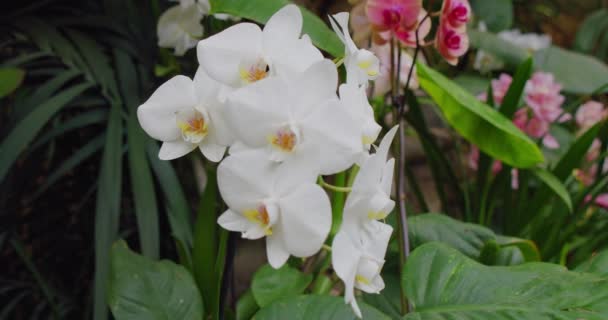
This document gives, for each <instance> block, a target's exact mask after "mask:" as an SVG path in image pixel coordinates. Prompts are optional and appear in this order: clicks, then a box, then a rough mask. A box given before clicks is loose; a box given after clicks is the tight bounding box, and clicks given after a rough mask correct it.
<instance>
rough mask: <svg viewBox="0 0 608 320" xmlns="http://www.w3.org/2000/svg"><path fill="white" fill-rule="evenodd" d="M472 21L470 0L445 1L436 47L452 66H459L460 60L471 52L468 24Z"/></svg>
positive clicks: (436, 37)
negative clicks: (468, 51)
mask: <svg viewBox="0 0 608 320" xmlns="http://www.w3.org/2000/svg"><path fill="white" fill-rule="evenodd" d="M470 19H471V6H470V5H469V1H468V0H445V1H444V2H443V6H442V8H441V18H440V19H439V27H438V29H437V35H436V36H435V47H436V48H437V51H439V53H440V54H441V56H443V58H444V59H445V60H446V61H447V62H448V63H449V64H451V65H456V64H458V58H460V57H461V56H463V55H464V54H465V53H466V52H467V50H469V37H468V35H467V29H466V26H467V22H469V20H470Z"/></svg>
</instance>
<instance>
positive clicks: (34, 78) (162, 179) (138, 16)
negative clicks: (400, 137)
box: [0, 0, 608, 319]
mask: <svg viewBox="0 0 608 320" xmlns="http://www.w3.org/2000/svg"><path fill="white" fill-rule="evenodd" d="M607 2H608V1H602V0H580V1H568V0H552V1H548V0H532V1H524V0H514V1H509V0H501V1H491V4H490V1H485V0H475V1H472V4H473V6H474V7H475V8H476V10H481V11H482V12H483V13H478V15H479V16H484V17H490V16H492V19H490V20H491V22H490V23H489V24H488V27H489V29H490V31H495V32H497V31H501V30H504V29H509V28H513V27H517V28H519V29H520V30H522V31H525V32H537V33H546V34H549V35H550V36H551V38H552V40H553V43H554V44H556V45H559V46H562V47H565V48H570V49H573V50H575V51H578V52H581V53H586V54H590V55H593V56H595V57H597V58H598V59H600V60H601V61H604V62H606V59H607V58H608V9H606V8H607V7H608V4H607ZM299 3H300V4H302V5H304V6H305V7H307V8H308V9H310V10H311V11H313V12H315V13H316V14H318V15H319V16H321V17H324V16H326V15H327V14H329V13H333V12H336V11H339V10H350V4H349V3H348V2H347V1H346V0H342V1H338V0H336V1H330V0H309V1H299ZM500 5H503V6H504V8H507V9H508V10H496V9H495V7H494V6H500ZM167 6H169V3H168V2H165V1H156V0H152V1H145V0H133V1H123V0H105V1H101V0H100V1H94V0H81V1H74V0H41V1H20V2H10V3H9V2H3V3H2V4H0V56H1V57H2V58H1V61H2V63H1V66H0V97H1V98H2V100H0V101H1V104H2V108H1V110H0V137H1V140H0V141H1V142H0V219H1V220H0V221H1V223H0V256H1V261H2V267H1V269H0V270H1V271H0V306H1V307H0V319H38V318H42V319H48V318H49V317H51V318H56V319H83V318H90V317H91V315H92V314H93V313H95V314H98V315H99V314H101V315H103V314H104V313H106V314H107V311H106V310H105V309H106V308H105V304H103V303H99V301H97V300H99V299H102V300H103V299H104V296H103V292H105V290H104V288H103V282H102V281H97V282H96V281H95V279H96V278H98V279H102V278H104V277H106V273H107V268H108V266H107V263H106V262H107V260H108V254H109V247H110V245H111V243H112V241H113V240H114V239H115V238H117V236H118V235H120V237H122V238H125V239H127V240H129V243H134V244H137V246H136V247H135V248H134V249H135V250H136V251H139V252H142V253H143V254H144V255H146V256H149V257H152V258H158V257H164V258H172V259H173V260H177V259H179V260H180V261H181V262H182V263H183V264H185V265H188V263H189V261H190V260H191V257H189V256H188V252H190V250H189V248H190V247H191V246H192V242H193V230H192V225H193V224H192V221H193V220H194V217H193V216H192V213H193V212H196V207H197V201H198V198H199V197H200V194H199V192H201V190H202V188H201V187H200V184H198V183H197V181H199V180H200V179H198V178H197V177H196V176H193V175H192V174H190V172H192V170H193V169H192V168H193V167H194V168H200V167H201V164H200V159H197V158H185V159H181V160H179V161H174V162H171V163H169V162H162V161H160V160H158V158H157V153H158V146H157V145H156V143H155V142H153V141H151V140H150V139H149V138H148V137H147V136H146V135H145V134H144V133H143V131H142V130H141V128H140V127H139V125H138V123H137V120H136V117H135V110H136V108H137V106H138V105H139V104H141V103H142V102H143V101H144V100H145V99H146V98H147V97H148V96H149V95H150V93H151V92H152V91H153V89H154V88H156V87H157V86H158V84H160V83H162V82H163V81H164V80H166V79H167V78H168V77H169V76H170V75H172V74H175V73H177V72H181V73H187V74H194V69H195V68H196V66H195V65H193V63H194V62H196V58H195V53H194V51H193V50H191V51H190V52H189V53H188V54H187V55H186V56H185V57H180V58H176V57H174V56H173V55H172V54H171V53H170V52H169V51H167V50H165V49H163V50H159V49H158V47H157V44H156V36H155V30H156V21H157V17H158V15H159V13H160V12H162V11H163V10H164V8H165V7H167ZM509 8H510V9H509ZM511 9H512V10H511ZM511 13H512V14H511ZM203 23H204V25H205V26H206V34H207V35H208V34H212V33H214V32H215V31H218V30H221V29H222V27H223V26H224V24H225V23H226V22H223V21H218V20H215V19H214V18H212V17H208V18H206V20H205V21H204V22H203ZM177 59H179V60H177ZM488 82H489V79H488ZM488 82H485V83H484V84H483V85H482V86H481V87H482V91H483V90H485V87H487V83H488ZM604 102H605V101H604ZM426 116H428V115H426ZM408 117H410V119H408V120H409V122H410V123H412V124H413V123H416V122H417V121H416V120H417V118H416V117H422V115H419V114H412V113H410V114H408ZM433 119H435V120H436V117H434V118H432V119H431V120H429V126H430V127H431V128H430V129H428V130H427V129H426V128H420V130H427V131H425V132H426V133H425V134H430V132H432V136H433V138H432V139H433V141H434V142H433V145H431V149H432V150H434V151H433V152H435V153H437V152H439V153H441V151H442V150H445V149H448V150H450V152H452V153H449V152H448V153H446V154H447V156H446V157H448V158H450V159H453V158H456V157H458V155H457V154H456V152H457V151H458V150H457V149H454V148H455V146H454V144H453V143H451V142H450V141H452V138H453V137H452V136H451V134H452V133H450V132H445V131H442V130H441V126H440V125H436V124H437V123H436V122H433ZM418 120H419V119H418ZM434 126H435V127H437V128H433V127H434ZM605 129H606V128H604V129H603V130H604V131H605ZM598 130H599V128H598ZM417 131H419V130H417ZM419 134H420V132H419ZM604 135H606V133H605V132H604ZM424 147H425V146H420V144H419V143H418V144H417V143H415V142H412V149H413V151H412V154H411V155H410V157H409V163H410V164H411V165H410V167H409V168H408V170H410V171H411V172H415V173H416V174H412V175H411V176H413V177H415V176H416V175H417V176H418V177H417V179H418V180H419V183H417V184H418V185H419V188H420V190H416V189H415V188H414V189H413V190H412V195H411V196H410V198H411V199H414V200H412V201H411V206H412V210H411V211H412V212H418V213H420V212H428V211H432V210H433V209H435V210H441V209H444V210H445V211H446V212H447V213H448V214H450V215H452V216H455V217H459V218H462V216H463V212H462V211H460V210H458V209H457V208H459V207H460V206H461V205H462V201H461V196H458V189H459V188H460V186H459V185H458V180H461V179H462V177H461V176H460V175H461V172H459V171H453V172H452V173H449V172H448V171H441V170H443V169H441V167H440V166H441V164H440V162H437V161H444V162H445V161H446V159H443V160H437V161H435V160H433V159H430V160H429V159H428V158H427V156H425V153H424V152H423V150H422V149H423V148H424ZM426 147H429V145H428V144H427V145H426ZM427 150H428V149H427ZM455 154H456V155H455ZM205 165H206V164H205ZM437 166H439V167H437ZM437 170H439V171H437ZM195 172H196V170H195ZM199 172H200V170H199ZM437 172H439V173H437ZM454 172H457V174H456V173H454ZM568 174H569V172H568ZM450 175H453V176H450ZM415 178H416V177H415ZM433 184H435V187H433ZM444 184H452V185H451V186H448V187H446V188H445V189H444ZM438 186H439V187H438ZM596 187H597V186H596ZM600 187H602V186H601V185H600ZM603 187H604V188H605V185H604V186H603ZM444 192H445V194H444ZM416 193H421V194H424V197H422V198H420V196H419V195H417V194H416ZM455 194H456V196H455ZM539 197H540V196H539ZM421 199H422V200H421ZM575 200H578V201H580V200H581V199H575ZM545 201H546V200H545ZM555 201H558V200H555ZM454 202H456V205H454ZM454 208H456V209H454ZM560 208H563V207H560ZM532 209H534V208H531V210H532ZM558 210H562V209H558ZM522 214H523V213H522ZM552 217H553V216H552ZM557 217H558V219H562V220H563V221H562V222H563V224H557V223H556V224H555V225H557V226H561V225H567V224H568V223H570V220H568V219H569V218H568V217H569V216H568V214H567V213H566V212H562V213H560V214H558V215H557ZM499 218H500V217H499ZM430 219H436V217H435V218H433V217H431V218H430ZM538 219H540V220H539V221H540V223H541V224H542V223H543V221H544V219H547V216H546V215H541V216H539V218H538ZM576 223H579V224H580V223H581V222H580V221H578V222H576ZM446 224H447V225H450V223H446ZM420 225H421V226H424V225H423V224H420ZM607 225H608V219H606V218H605V217H604V218H602V217H598V216H597V215H596V216H592V217H590V218H589V219H586V220H585V221H584V223H582V224H580V225H577V227H580V228H577V229H576V230H575V231H576V237H574V239H575V240H576V242H574V243H571V244H570V246H581V243H587V244H586V246H585V249H584V250H581V251H578V252H577V253H576V256H574V257H572V258H571V259H572V261H576V262H578V261H582V260H585V259H586V258H587V257H589V255H590V254H591V252H593V251H594V250H596V249H597V248H602V247H605V246H606V245H608V234H606V232H602V230H605V228H606V226H607ZM457 227H458V226H456V227H454V228H457ZM519 227H521V226H516V227H514V229H512V230H504V231H508V233H509V234H512V235H527V236H531V237H532V238H533V239H534V240H536V241H537V242H540V243H542V244H548V245H547V246H541V248H542V250H543V252H542V253H543V258H553V259H556V260H560V259H566V258H567V257H565V256H564V254H563V252H561V251H563V247H562V246H561V244H562V242H561V241H558V240H556V239H553V240H551V241H549V240H547V239H544V238H543V237H545V236H547V237H558V236H559V235H560V234H559V232H560V231H561V230H560V229H554V230H556V232H558V234H549V235H546V234H544V233H543V231H542V230H540V229H539V230H536V231H535V232H532V231H529V230H526V231H525V232H521V230H519ZM421 228H422V227H421ZM419 231H420V232H419V234H420V235H427V236H428V235H429V234H430V233H429V231H428V230H426V231H425V230H424V229H421V230H419ZM413 232H416V230H414V231H413ZM479 232H481V233H482V234H485V233H487V232H491V231H489V230H482V231H479ZM589 234H593V235H596V236H595V237H594V238H593V239H591V237H588V236H586V235H589ZM431 236H432V235H431ZM484 237H486V238H487V237H490V238H491V239H496V243H499V244H502V245H504V244H507V243H511V242H510V241H512V239H506V238H504V237H503V238H501V237H500V236H496V235H494V234H490V235H487V236H484ZM486 238H484V239H486ZM558 238H559V237H558ZM414 245H415V244H414ZM176 248H178V249H176ZM179 248H181V249H179ZM475 250H476V251H475V252H472V253H471V255H472V256H479V255H480V254H481V251H483V248H482V247H479V248H476V249H475ZM560 250H561V251H560ZM567 253H568V250H567V251H566V254H567ZM502 255H503V256H498V257H497V256H491V257H490V258H487V259H491V260H492V261H490V260H487V262H489V263H491V264H494V263H495V262H496V259H503V260H504V261H506V260H508V259H509V257H508V256H504V254H502ZM504 261H503V262H504ZM504 263H505V264H506V263H508V262H504ZM389 268H390V266H389ZM95 270H97V271H96V272H95ZM387 282H390V281H387ZM95 283H97V284H98V285H97V287H96V286H95ZM100 283H101V284H100ZM96 299H97V300H96ZM96 302H97V303H96ZM96 305H101V306H104V307H103V309H104V310H95V306H96ZM98 308H99V307H98ZM101 318H103V317H100V319H101Z"/></svg>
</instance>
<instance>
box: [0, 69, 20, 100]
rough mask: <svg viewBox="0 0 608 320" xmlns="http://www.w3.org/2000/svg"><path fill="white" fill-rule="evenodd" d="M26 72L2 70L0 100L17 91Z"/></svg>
mask: <svg viewBox="0 0 608 320" xmlns="http://www.w3.org/2000/svg"><path fill="white" fill-rule="evenodd" d="M24 77H25V71H24V70H22V69H18V68H0V98H4V97H5V96H7V95H9V94H10V93H11V92H13V91H15V90H16V89H17V88H19V86H20V85H21V82H23V78H24Z"/></svg>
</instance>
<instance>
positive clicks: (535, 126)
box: [469, 72, 572, 189]
mask: <svg viewBox="0 0 608 320" xmlns="http://www.w3.org/2000/svg"><path fill="white" fill-rule="evenodd" d="M512 81H513V79H512V78H511V76H509V75H508V74H504V73H503V74H501V75H500V76H499V78H498V79H495V80H492V82H491V86H492V95H493V97H492V98H493V101H494V104H496V105H500V104H502V101H503V99H504V97H505V95H506V94H507V91H508V90H509V87H510V86H511V82H512ZM561 88H562V87H561V85H560V84H558V83H556V82H555V78H554V77H553V75H552V74H550V73H545V72H535V73H534V74H533V75H532V77H531V78H530V79H529V80H528V82H527V83H526V85H525V89H524V101H525V106H524V107H523V108H520V109H519V110H517V112H516V113H515V115H514V118H513V123H514V124H515V125H516V126H517V127H518V128H519V129H520V130H521V131H523V132H524V133H526V134H527V135H528V136H530V137H531V138H535V139H541V141H542V143H543V145H544V146H545V147H546V148H548V149H556V148H559V143H558V141H557V139H555V137H553V135H551V132H550V128H551V125H552V124H553V123H562V122H566V121H569V120H571V119H572V116H571V115H570V114H568V113H567V112H565V111H564V109H563V108H562V105H563V103H564V101H565V98H564V96H563V95H561V94H560V91H561ZM478 98H479V99H480V100H482V101H487V94H486V93H482V94H480V95H479V96H478ZM478 159H479V150H478V149H477V148H475V147H473V148H471V153H470V154H469V166H470V167H471V168H472V169H473V170H477V162H478ZM501 169H502V164H501V163H500V162H499V161H495V162H494V163H493V165H492V172H493V173H494V174H496V173H498V171H500V170H501ZM512 187H513V188H514V189H517V187H518V183H517V171H516V170H515V169H513V171H512Z"/></svg>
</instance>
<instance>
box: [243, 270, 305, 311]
mask: <svg viewBox="0 0 608 320" xmlns="http://www.w3.org/2000/svg"><path fill="white" fill-rule="evenodd" d="M311 282H312V275H310V274H304V273H302V272H300V271H299V270H297V269H294V268H292V267H290V266H288V265H284V266H283V267H281V268H280V269H274V268H272V267H271V266H270V265H264V266H262V267H261V268H260V269H258V271H256V273H255V274H254V276H253V280H252V281H251V291H252V292H253V297H254V298H255V301H256V302H257V303H258V305H259V306H260V307H262V308H263V307H265V306H267V305H269V304H270V303H272V302H274V301H276V300H279V299H282V298H287V297H295V296H297V295H299V294H301V293H303V292H304V290H305V289H306V287H308V285H309V284H310V283H311Z"/></svg>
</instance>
